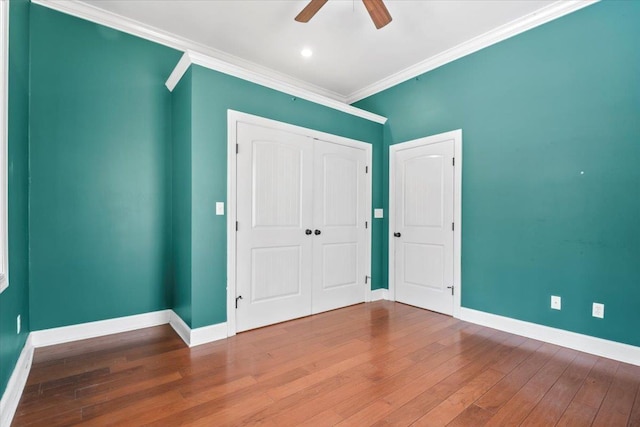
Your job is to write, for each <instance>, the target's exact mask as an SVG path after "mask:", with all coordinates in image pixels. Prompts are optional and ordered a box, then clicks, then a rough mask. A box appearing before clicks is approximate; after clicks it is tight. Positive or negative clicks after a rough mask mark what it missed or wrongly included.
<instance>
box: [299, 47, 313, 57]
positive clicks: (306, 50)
mask: <svg viewBox="0 0 640 427" xmlns="http://www.w3.org/2000/svg"><path fill="white" fill-rule="evenodd" d="M300 55H302V56H304V57H305V58H311V55H313V52H312V51H311V49H309V48H308V47H305V48H304V49H302V51H301V52H300Z"/></svg>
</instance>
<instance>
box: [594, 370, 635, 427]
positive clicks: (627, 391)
mask: <svg viewBox="0 0 640 427" xmlns="http://www.w3.org/2000/svg"><path fill="white" fill-rule="evenodd" d="M639 383H640V367H638V366H632V365H628V364H626V363H620V364H619V366H618V369H617V371H616V373H615V376H614V379H613V382H612V383H611V386H610V387H609V390H608V391H607V395H606V396H605V398H604V400H603V401H602V405H600V409H599V410H598V414H597V415H596V419H595V420H594V421H593V425H594V426H625V425H627V422H628V421H629V417H630V415H631V410H632V409H633V404H634V402H635V398H636V393H637V391H638V385H639Z"/></svg>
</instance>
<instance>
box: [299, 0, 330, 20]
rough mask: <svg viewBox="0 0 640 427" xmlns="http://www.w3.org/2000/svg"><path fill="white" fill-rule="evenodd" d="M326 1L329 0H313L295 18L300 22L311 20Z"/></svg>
mask: <svg viewBox="0 0 640 427" xmlns="http://www.w3.org/2000/svg"><path fill="white" fill-rule="evenodd" d="M326 2H327V0H311V1H310V2H309V4H308V5H307V6H306V7H305V8H304V9H302V12H300V13H299V14H298V16H296V18H295V20H296V21H298V22H309V20H310V19H311V18H313V16H314V15H315V14H316V13H318V11H319V10H320V8H321V7H322V6H324V4H325V3H326Z"/></svg>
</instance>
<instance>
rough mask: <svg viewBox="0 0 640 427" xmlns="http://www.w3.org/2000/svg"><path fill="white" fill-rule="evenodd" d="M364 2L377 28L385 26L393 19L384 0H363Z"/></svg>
mask: <svg viewBox="0 0 640 427" xmlns="http://www.w3.org/2000/svg"><path fill="white" fill-rule="evenodd" d="M362 2H363V3H364V5H365V7H366V8H367V12H369V15H370V16H371V20H373V24H374V25H375V26H376V28H377V29H380V28H382V27H384V26H385V25H387V24H388V23H389V22H391V20H392V19H393V18H391V14H390V13H389V11H388V10H387V7H386V6H385V5H384V3H383V2H382V0H362Z"/></svg>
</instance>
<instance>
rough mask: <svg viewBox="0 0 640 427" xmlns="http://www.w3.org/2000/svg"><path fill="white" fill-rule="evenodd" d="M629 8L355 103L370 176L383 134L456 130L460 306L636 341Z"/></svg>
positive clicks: (603, 5)
mask: <svg viewBox="0 0 640 427" xmlns="http://www.w3.org/2000/svg"><path fill="white" fill-rule="evenodd" d="M638 22H640V2H624V1H605V2H600V3H597V4H594V5H592V6H589V7H587V8H585V9H582V10H580V11H577V12H574V13H572V14H570V15H567V16H564V17H562V18H560V19H557V20H555V21H552V22H550V23H547V24H545V25H542V26H540V27H537V28H535V29H533V30H530V31H527V32H525V33H522V34H520V35H518V36H516V37H513V38H510V39H508V40H505V41H503V42H501V43H498V44H496V45H493V46H491V47H488V48H485V49H483V50H481V51H478V52H476V53H474V54H472V55H469V56H466V57H464V58H461V59H459V60H457V61H454V62H452V63H449V64H447V65H444V66H442V67H440V68H438V69H435V70H433V71H431V72H428V73H426V74H424V75H422V76H420V78H419V80H416V79H412V80H409V81H407V82H405V83H402V84H400V85H397V86H395V87H393V88H390V89H388V90H386V91H384V92H381V93H379V94H377V95H374V96H372V97H369V98H367V99H365V100H362V101H360V102H358V103H356V106H358V107H360V108H363V109H365V110H369V111H373V112H375V113H378V114H382V115H384V116H387V117H388V118H389V121H388V123H387V125H385V132H384V153H383V154H384V156H383V160H382V162H383V166H384V168H385V171H384V172H383V180H384V182H387V179H388V161H389V159H388V147H389V146H390V145H392V144H396V143H398V142H402V141H407V140H411V139H415V138H419V137H422V136H426V135H433V134H438V133H441V132H445V131H449V130H453V129H459V128H461V129H462V130H463V134H464V136H463V145H464V147H463V158H464V160H463V171H462V175H463V190H462V191H463V194H462V205H463V212H462V292H463V293H462V304H463V306H464V307H468V308H473V309H477V310H481V311H485V312H489V313H494V314H499V315H503V316H507V317H512V318H516V319H521V320H525V321H530V322H534V323H538V324H542V325H547V326H552V327H556V328H560V329H565V330H569V331H574V332H578V333H583V334H587V335H591V336H595V337H600V338H605V339H609V340H613V341H618V342H622V343H626V344H631V345H635V346H640V334H638V333H637V331H636V329H635V328H633V327H630V325H639V324H640V310H638V309H637V307H638V301H640V286H638V284H639V283H640V263H638V262H637V260H638V259H640V245H639V244H638V242H640V222H639V221H638V220H637V218H638V216H639V215H640V197H638V188H640V168H638V164H640V144H638V141H640V120H638V117H640V97H639V96H638V94H640V79H638V76H639V75H640V49H638V46H639V45H638V40H640V26H639V25H638ZM383 190H384V196H383V197H384V203H385V206H388V189H386V188H384V189H383ZM385 227H386V229H385V232H384V234H383V235H386V230H388V224H385ZM551 295H559V296H561V297H562V310H561V311H555V310H551V309H550V296H551ZM592 302H601V303H604V304H605V313H606V314H605V318H604V319H596V318H593V317H592V316H591V304H592Z"/></svg>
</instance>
